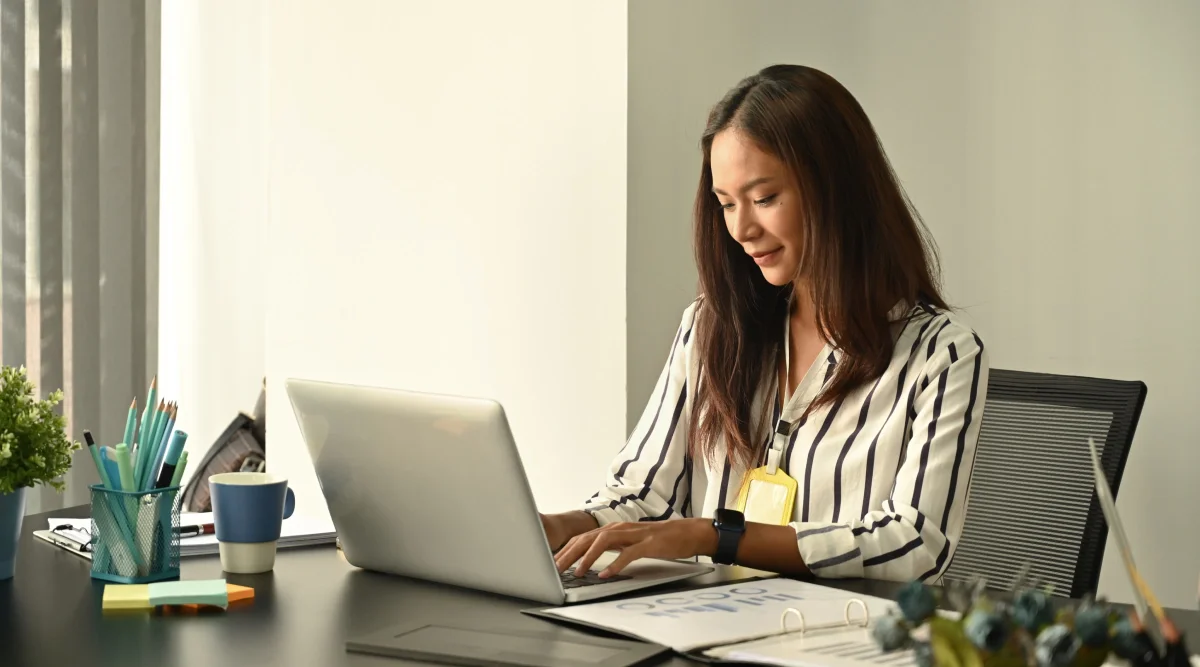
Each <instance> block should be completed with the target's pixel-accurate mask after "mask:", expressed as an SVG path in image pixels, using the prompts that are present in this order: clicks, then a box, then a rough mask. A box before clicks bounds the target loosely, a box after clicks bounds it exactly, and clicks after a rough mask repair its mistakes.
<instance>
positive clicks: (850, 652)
mask: <svg viewBox="0 0 1200 667" xmlns="http://www.w3.org/2000/svg"><path fill="white" fill-rule="evenodd" d="M704 655H706V656H708V657H710V658H717V659H720V660H727V661H730V662H745V663H754V664H761V665H781V666H783V667H912V666H913V665H916V664H917V659H916V655H915V654H914V653H913V651H912V650H911V649H907V650H903V651H892V652H890V653H884V652H883V651H882V650H880V648H879V645H878V644H876V643H875V640H874V639H872V638H871V635H870V632H869V631H867V630H866V629H864V628H850V629H841V630H818V631H815V632H810V633H805V634H803V635H801V634H799V633H792V634H787V635H778V636H775V637H770V638H767V639H761V640H757V641H753V642H747V643H743V644H737V645H734V646H727V647H721V648H717V649H710V650H708V651H705V652H704Z"/></svg>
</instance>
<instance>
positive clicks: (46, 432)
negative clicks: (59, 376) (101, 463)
mask: <svg viewBox="0 0 1200 667" xmlns="http://www.w3.org/2000/svg"><path fill="white" fill-rule="evenodd" d="M62 397H63V394H62V390H55V391H53V392H51V393H50V394H49V395H48V396H47V397H46V398H45V399H42V400H38V399H37V397H36V395H35V394H34V387H33V383H31V382H30V381H29V378H28V376H27V375H26V372H25V368H24V367H19V368H17V367H12V366H4V367H3V368H0V493H11V492H13V491H14V490H16V489H19V488H21V487H23V486H35V485H37V484H45V485H48V486H51V487H53V488H55V489H57V490H59V491H61V490H62V489H63V483H62V480H61V479H60V478H61V477H62V476H63V475H64V474H66V472H67V471H68V470H70V469H71V454H72V453H73V452H75V451H76V450H78V449H79V448H80V445H79V443H77V442H74V441H72V440H71V439H70V438H68V437H67V434H66V426H67V420H66V418H65V417H63V416H62V415H61V414H59V413H58V411H57V406H58V404H59V403H61V402H62Z"/></svg>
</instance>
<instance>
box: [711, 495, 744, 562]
mask: <svg viewBox="0 0 1200 667" xmlns="http://www.w3.org/2000/svg"><path fill="white" fill-rule="evenodd" d="M713 528H716V529H717V555H715V556H713V562H714V563H720V564H721V565H733V563H734V561H736V560H737V551H738V545H739V544H741V542H742V535H743V534H744V533H745V532H746V517H745V516H744V515H742V513H741V512H739V511H737V510H729V509H719V510H717V513H716V514H715V515H714V516H713Z"/></svg>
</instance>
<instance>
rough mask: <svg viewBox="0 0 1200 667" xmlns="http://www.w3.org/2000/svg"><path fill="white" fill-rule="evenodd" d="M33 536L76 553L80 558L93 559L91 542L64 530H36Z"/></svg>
mask: <svg viewBox="0 0 1200 667" xmlns="http://www.w3.org/2000/svg"><path fill="white" fill-rule="evenodd" d="M33 536H34V537H36V538H38V539H39V540H42V541H43V542H49V543H50V544H53V545H54V546H56V547H59V548H61V549H62V550H63V551H66V552H68V553H72V554H75V555H76V556H79V557H80V558H84V559H86V560H89V561H90V560H91V559H92V545H91V543H90V542H80V541H78V540H77V539H75V538H74V537H72V536H71V535H70V534H65V533H64V532H62V531H55V530H35V531H33Z"/></svg>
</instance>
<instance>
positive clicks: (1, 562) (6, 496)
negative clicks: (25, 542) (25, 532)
mask: <svg viewBox="0 0 1200 667" xmlns="http://www.w3.org/2000/svg"><path fill="white" fill-rule="evenodd" d="M25 490H26V487H21V488H19V489H17V490H16V491H13V492H12V493H0V581H4V580H5V579H12V577H13V572H14V571H15V570H16V567H17V544H18V542H19V541H20V539H21V520H22V519H24V518H25Z"/></svg>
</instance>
